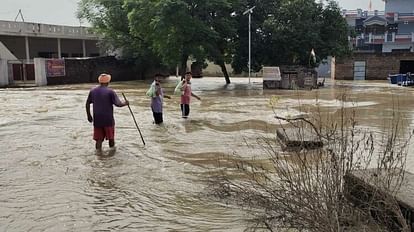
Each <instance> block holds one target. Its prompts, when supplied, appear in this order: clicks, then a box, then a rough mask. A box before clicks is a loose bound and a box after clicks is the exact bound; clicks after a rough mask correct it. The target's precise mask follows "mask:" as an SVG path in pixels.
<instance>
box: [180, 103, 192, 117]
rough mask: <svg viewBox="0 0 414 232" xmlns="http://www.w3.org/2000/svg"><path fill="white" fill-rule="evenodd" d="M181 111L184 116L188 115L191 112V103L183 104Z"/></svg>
mask: <svg viewBox="0 0 414 232" xmlns="http://www.w3.org/2000/svg"><path fill="white" fill-rule="evenodd" d="M180 106H181V112H182V114H183V118H186V117H188V115H189V114H190V105H188V104H181V105H180Z"/></svg>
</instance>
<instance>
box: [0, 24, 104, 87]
mask: <svg viewBox="0 0 414 232" xmlns="http://www.w3.org/2000/svg"><path fill="white" fill-rule="evenodd" d="M98 41H99V37H98V36H97V35H96V34H94V33H93V32H91V31H90V29H89V28H86V27H71V26H61V25H52V24H41V23H29V22H14V21H4V20H0V86H3V85H7V84H9V83H13V82H18V81H33V80H34V64H33V59H34V58H38V57H40V58H64V57H95V56H100V55H101V54H103V52H102V51H100V49H99V48H98V46H97V43H98Z"/></svg>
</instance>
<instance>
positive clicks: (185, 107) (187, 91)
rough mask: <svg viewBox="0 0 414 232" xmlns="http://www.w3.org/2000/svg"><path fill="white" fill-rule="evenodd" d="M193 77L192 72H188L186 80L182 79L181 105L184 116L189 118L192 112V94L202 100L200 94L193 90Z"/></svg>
mask: <svg viewBox="0 0 414 232" xmlns="http://www.w3.org/2000/svg"><path fill="white" fill-rule="evenodd" d="M191 78H192V74H191V72H186V73H185V78H184V80H182V87H181V91H182V92H181V104H180V107H181V112H182V117H183V118H188V115H189V114H190V102H191V96H193V97H195V98H197V99H198V100H201V98H200V97H199V96H197V95H195V94H194V93H193V92H192V91H191Z"/></svg>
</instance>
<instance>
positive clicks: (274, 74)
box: [263, 67, 282, 81]
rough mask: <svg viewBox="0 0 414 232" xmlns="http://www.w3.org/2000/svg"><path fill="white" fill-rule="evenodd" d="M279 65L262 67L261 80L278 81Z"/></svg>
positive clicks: (279, 78)
mask: <svg viewBox="0 0 414 232" xmlns="http://www.w3.org/2000/svg"><path fill="white" fill-rule="evenodd" d="M281 79H282V78H281V77H280V69H279V67H263V80H264V81H265V80H266V81H280V80H281Z"/></svg>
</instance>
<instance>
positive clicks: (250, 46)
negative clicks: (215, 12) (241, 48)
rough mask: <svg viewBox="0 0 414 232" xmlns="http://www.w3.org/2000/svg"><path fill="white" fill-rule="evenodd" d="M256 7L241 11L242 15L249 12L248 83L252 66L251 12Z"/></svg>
mask: <svg viewBox="0 0 414 232" xmlns="http://www.w3.org/2000/svg"><path fill="white" fill-rule="evenodd" d="M254 8H256V6H254V7H252V8H250V9H248V10H246V11H245V12H243V15H245V14H249V63H248V66H249V84H250V77H251V67H252V32H251V24H252V13H253V9H254Z"/></svg>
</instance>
